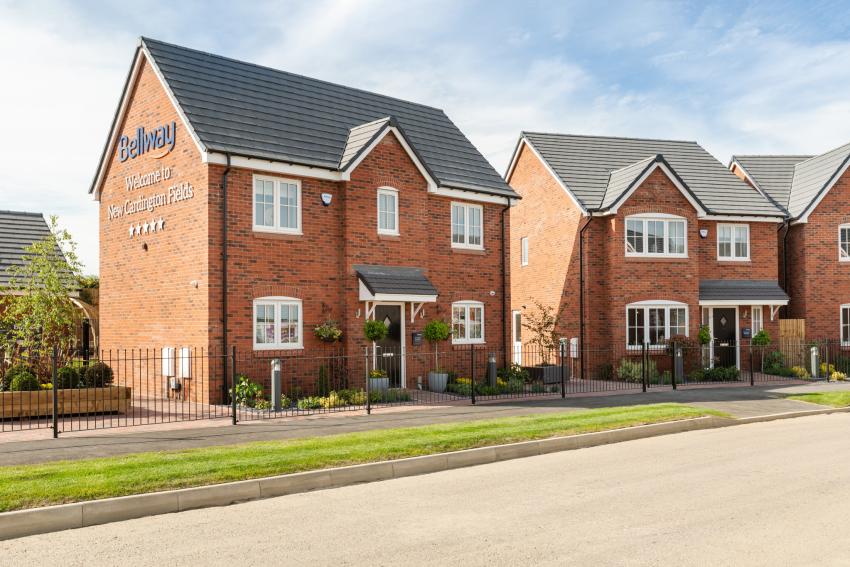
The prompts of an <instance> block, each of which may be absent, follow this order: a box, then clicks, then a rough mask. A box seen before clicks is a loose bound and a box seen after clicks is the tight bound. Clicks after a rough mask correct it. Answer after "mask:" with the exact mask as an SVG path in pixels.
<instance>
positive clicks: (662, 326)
mask: <svg viewBox="0 0 850 567" xmlns="http://www.w3.org/2000/svg"><path fill="white" fill-rule="evenodd" d="M676 335H684V336H687V335H688V307H687V306H686V305H685V304H684V303H678V302H674V301H657V302H654V301H646V302H644V301H641V302H639V303H632V304H630V305H628V306H627V307H626V344H627V346H628V347H629V348H640V347H641V346H642V345H643V344H644V343H646V344H648V345H649V346H661V345H663V344H664V342H665V341H666V340H668V339H669V338H670V337H674V336H676Z"/></svg>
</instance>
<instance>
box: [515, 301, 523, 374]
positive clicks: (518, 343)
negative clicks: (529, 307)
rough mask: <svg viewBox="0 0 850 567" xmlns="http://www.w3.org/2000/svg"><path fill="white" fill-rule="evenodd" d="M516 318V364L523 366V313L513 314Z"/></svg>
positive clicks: (516, 312)
mask: <svg viewBox="0 0 850 567" xmlns="http://www.w3.org/2000/svg"><path fill="white" fill-rule="evenodd" d="M513 316H514V364H522V313H521V312H519V311H514V312H513Z"/></svg>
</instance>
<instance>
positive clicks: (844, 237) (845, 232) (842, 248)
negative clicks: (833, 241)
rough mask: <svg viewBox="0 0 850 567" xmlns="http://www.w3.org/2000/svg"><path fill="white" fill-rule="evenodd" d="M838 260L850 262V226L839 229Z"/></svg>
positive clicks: (842, 226) (846, 225) (843, 225)
mask: <svg viewBox="0 0 850 567" xmlns="http://www.w3.org/2000/svg"><path fill="white" fill-rule="evenodd" d="M838 260H839V261H841V262H850V224H842V225H841V226H839V227H838Z"/></svg>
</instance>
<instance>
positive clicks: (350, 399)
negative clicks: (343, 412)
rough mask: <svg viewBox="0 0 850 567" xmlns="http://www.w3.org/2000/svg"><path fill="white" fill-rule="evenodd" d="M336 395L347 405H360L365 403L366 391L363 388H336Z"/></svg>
mask: <svg viewBox="0 0 850 567" xmlns="http://www.w3.org/2000/svg"><path fill="white" fill-rule="evenodd" d="M336 395H337V396H339V397H340V399H342V400H343V401H345V404H346V405H349V406H362V405H364V404H365V403H366V392H364V391H363V390H352V389H346V390H338V391H337V392H336Z"/></svg>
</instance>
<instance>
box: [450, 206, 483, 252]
mask: <svg viewBox="0 0 850 567" xmlns="http://www.w3.org/2000/svg"><path fill="white" fill-rule="evenodd" d="M483 216H484V209H483V208H482V207H481V205H467V204H465V203H452V247H453V248H475V249H478V250H481V249H483V248H484V238H483V223H482V219H483Z"/></svg>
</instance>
